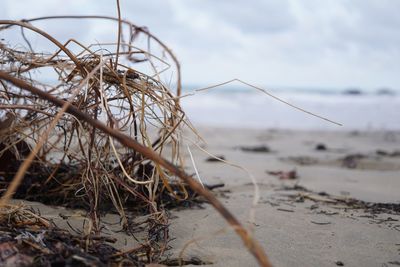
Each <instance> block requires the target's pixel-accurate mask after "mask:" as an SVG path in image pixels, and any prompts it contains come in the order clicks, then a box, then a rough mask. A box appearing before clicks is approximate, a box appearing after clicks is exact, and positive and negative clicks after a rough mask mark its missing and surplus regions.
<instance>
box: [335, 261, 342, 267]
mask: <svg viewBox="0 0 400 267" xmlns="http://www.w3.org/2000/svg"><path fill="white" fill-rule="evenodd" d="M335 264H336V265H337V266H344V263H343V262H342V261H335Z"/></svg>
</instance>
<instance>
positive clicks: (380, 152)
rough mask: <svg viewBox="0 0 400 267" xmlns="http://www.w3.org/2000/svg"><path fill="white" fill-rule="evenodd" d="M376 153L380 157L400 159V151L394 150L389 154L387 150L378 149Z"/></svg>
mask: <svg viewBox="0 0 400 267" xmlns="http://www.w3.org/2000/svg"><path fill="white" fill-rule="evenodd" d="M375 153H376V154H377V155H379V156H384V157H400V150H394V151H392V152H389V151H386V150H382V149H378V150H376V152H375Z"/></svg>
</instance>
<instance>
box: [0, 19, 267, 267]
mask: <svg viewBox="0 0 400 267" xmlns="http://www.w3.org/2000/svg"><path fill="white" fill-rule="evenodd" d="M60 19H62V21H63V22H64V23H66V22H65V21H68V19H91V20H99V19H101V20H107V21H114V22H116V23H117V24H118V34H117V35H116V36H117V42H115V43H104V44H101V43H100V44H99V43H94V44H90V45H86V44H83V42H81V41H79V40H75V39H70V40H68V41H67V42H65V43H62V42H61V41H59V40H58V39H57V38H55V37H54V36H52V35H51V34H49V33H47V32H45V31H43V30H42V29H39V28H37V27H35V26H34V25H33V24H32V23H33V22H35V21H48V22H49V23H54V21H57V20H60ZM10 31H14V35H16V34H19V35H20V37H21V40H23V42H20V43H16V44H12V43H10V40H0V68H1V69H0V96H1V97H0V175H1V176H2V177H3V179H2V180H1V181H0V185H1V187H0V189H1V190H2V191H4V193H3V196H2V198H1V200H0V207H1V206H4V205H5V204H6V203H7V201H8V200H9V198H10V197H11V196H13V195H14V194H15V196H17V197H20V198H24V199H29V200H39V201H42V202H45V203H52V204H61V205H66V206H70V207H80V208H85V209H86V210H87V211H88V215H89V217H90V219H91V221H92V225H93V229H92V231H93V232H94V233H98V232H99V231H100V214H101V212H102V211H112V210H115V211H116V212H118V213H119V214H120V215H121V218H122V220H123V222H124V225H125V226H126V227H128V226H129V224H128V219H127V212H136V213H135V214H140V215H148V216H149V217H150V218H151V219H149V220H148V227H147V231H148V240H147V242H146V244H147V245H148V246H150V247H151V251H152V255H151V257H150V260H149V261H153V260H155V259H156V258H157V257H158V256H159V254H160V253H162V252H163V251H164V250H165V248H166V243H167V241H168V230H167V228H168V227H167V226H168V217H167V215H166V212H165V207H166V206H171V205H177V203H178V204H179V203H182V202H183V201H185V200H186V201H187V200H190V199H191V198H193V196H194V195H195V194H194V193H195V192H196V193H198V194H200V195H202V196H203V197H204V198H205V199H207V200H208V201H209V202H210V203H211V204H212V205H213V206H214V207H215V208H216V209H217V210H218V211H219V212H220V213H221V214H222V216H224V217H225V219H226V220H227V221H228V222H229V223H230V224H231V225H232V226H233V227H234V229H235V231H236V232H237V233H238V234H239V235H240V236H241V238H242V239H243V241H244V242H245V244H246V246H247V247H248V248H249V250H250V252H251V253H253V254H254V255H255V257H256V258H257V259H258V260H259V262H260V264H261V265H263V266H270V265H269V262H268V259H267V258H266V256H265V254H264V252H263V250H262V249H261V247H260V246H259V245H258V244H257V243H256V242H255V241H254V240H253V239H252V237H251V235H250V234H249V233H248V231H246V230H245V229H244V228H243V227H242V225H241V224H240V223H239V221H238V220H237V219H236V218H235V217H234V216H233V215H232V214H231V213H230V212H229V211H228V210H227V209H226V208H225V207H224V206H223V205H222V204H221V203H220V202H219V201H218V200H217V199H216V198H215V197H214V196H213V195H212V194H211V193H210V192H209V191H208V190H207V189H206V188H204V187H203V186H202V185H200V184H199V183H198V182H197V181H195V180H194V179H193V178H192V177H191V176H190V175H188V174H186V173H185V172H184V171H183V170H182V167H177V166H182V162H183V160H182V158H181V155H180V151H179V148H180V135H181V126H182V125H184V124H186V125H188V123H187V122H186V120H185V114H184V112H183V111H182V109H181V107H180V105H179V98H180V93H181V85H180V84H181V83H180V67H179V63H178V61H177V60H176V58H175V56H174V55H173V54H172V52H171V50H170V49H169V48H168V47H167V46H166V45H164V44H163V43H162V42H161V41H160V40H159V39H157V38H156V37H155V36H153V35H152V34H151V33H149V32H148V31H147V30H146V29H145V28H141V27H137V26H135V25H133V24H131V23H129V22H128V21H124V20H121V19H120V18H111V17H104V16H62V17H43V18H37V19H31V20H24V21H0V33H2V34H3V33H6V32H10ZM27 32H29V33H30V35H29V36H28V34H27ZM32 33H33V34H35V36H36V38H42V39H43V38H44V39H45V40H47V41H48V42H49V43H50V44H51V46H49V47H52V49H53V50H55V52H48V51H36V50H35V49H34V46H32V44H31V40H30V38H31V36H32V35H31V34H32ZM126 33H127V38H126V36H125V35H126ZM141 37H142V38H143V37H145V38H144V40H145V46H144V48H139V47H137V46H136V45H137V44H136V43H135V42H136V41H137V40H138V39H139V38H141ZM142 40H143V39H142ZM105 47H107V49H105ZM110 47H111V48H110ZM54 48H55V49H54ZM109 50H112V51H114V50H115V52H111V51H109ZM49 51H51V50H49ZM153 51H158V53H156V52H153ZM168 62H172V63H168ZM143 63H145V64H147V67H148V68H147V70H148V72H146V73H143V72H140V71H139V70H138V68H136V65H138V64H143ZM160 66H161V67H160ZM166 71H170V72H171V71H172V73H171V75H176V76H175V77H176V79H175V84H176V88H175V89H174V90H171V89H170V88H169V87H168V86H166V85H165V83H163V82H162V79H161V76H162V75H163V74H165V72H166ZM178 178H180V179H178Z"/></svg>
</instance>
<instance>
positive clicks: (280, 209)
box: [276, 208, 294, 212]
mask: <svg viewBox="0 0 400 267" xmlns="http://www.w3.org/2000/svg"><path fill="white" fill-rule="evenodd" d="M276 210H279V211H285V212H294V210H289V209H283V208H277V209H276Z"/></svg>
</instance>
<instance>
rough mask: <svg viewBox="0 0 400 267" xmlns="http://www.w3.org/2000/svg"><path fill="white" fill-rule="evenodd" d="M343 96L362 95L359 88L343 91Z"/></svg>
mask: <svg viewBox="0 0 400 267" xmlns="http://www.w3.org/2000/svg"><path fill="white" fill-rule="evenodd" d="M343 94H344V95H362V94H363V91H362V89H360V88H348V89H346V90H344V91H343Z"/></svg>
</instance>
